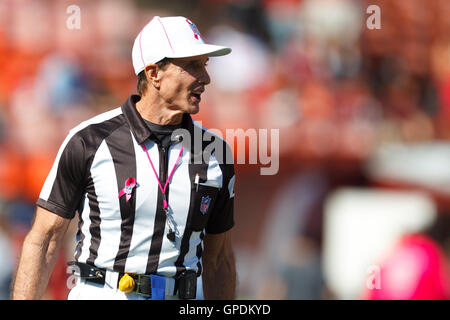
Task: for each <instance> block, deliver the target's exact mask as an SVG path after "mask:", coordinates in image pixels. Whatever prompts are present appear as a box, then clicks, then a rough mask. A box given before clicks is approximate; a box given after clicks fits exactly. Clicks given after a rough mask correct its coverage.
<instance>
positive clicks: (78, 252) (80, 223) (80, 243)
mask: <svg viewBox="0 0 450 320" xmlns="http://www.w3.org/2000/svg"><path fill="white" fill-rule="evenodd" d="M83 224H84V221H83V218H82V212H81V213H80V214H79V220H78V231H77V238H79V240H78V243H77V246H76V248H75V251H76V254H75V260H76V261H78V258H79V257H80V255H81V248H83V242H84V233H83V232H82V231H81V228H83Z"/></svg>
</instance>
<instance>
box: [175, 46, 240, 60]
mask: <svg viewBox="0 0 450 320" xmlns="http://www.w3.org/2000/svg"><path fill="white" fill-rule="evenodd" d="M230 52H231V48H227V47H223V46H217V45H214V44H206V43H202V44H197V45H194V46H191V47H187V48H186V49H185V50H183V52H178V53H177V54H173V55H167V58H187V57H196V56H202V55H205V54H207V55H208V56H210V57H218V56H224V55H227V54H229V53H230Z"/></svg>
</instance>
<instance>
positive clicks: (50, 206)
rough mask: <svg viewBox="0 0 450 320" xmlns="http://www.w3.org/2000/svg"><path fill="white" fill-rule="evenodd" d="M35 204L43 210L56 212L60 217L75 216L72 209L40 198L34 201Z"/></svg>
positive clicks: (68, 217)
mask: <svg viewBox="0 0 450 320" xmlns="http://www.w3.org/2000/svg"><path fill="white" fill-rule="evenodd" d="M36 205H38V206H39V207H41V208H43V209H45V210H48V211H50V212H53V213H54V214H56V215H58V216H60V217H62V218H66V219H72V218H73V217H74V216H75V211H74V210H69V209H67V208H64V207H61V206H60V205H57V204H55V203H52V202H49V201H45V200H43V199H41V198H39V199H38V201H37V202H36Z"/></svg>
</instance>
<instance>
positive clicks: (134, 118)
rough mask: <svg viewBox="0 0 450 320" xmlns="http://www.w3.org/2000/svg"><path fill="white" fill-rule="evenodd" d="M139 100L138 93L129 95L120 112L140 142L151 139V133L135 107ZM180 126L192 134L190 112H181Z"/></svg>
mask: <svg viewBox="0 0 450 320" xmlns="http://www.w3.org/2000/svg"><path fill="white" fill-rule="evenodd" d="M139 100H141V97H140V96H139V95H136V94H133V95H131V96H130V97H129V98H128V99H127V101H126V102H125V103H124V104H123V105H122V112H123V114H124V116H125V118H126V120H127V122H128V124H129V126H130V129H131V132H132V133H133V135H134V138H135V139H136V141H137V143H139V144H142V143H144V142H145V141H146V140H147V139H151V136H152V135H153V133H152V131H151V130H150V128H149V127H148V126H147V124H146V123H145V121H144V119H143V118H142V117H141V115H140V114H139V112H138V111H137V109H136V103H137V102H138V101H139ZM181 127H182V128H184V129H187V130H188V131H189V132H190V133H191V134H193V132H194V124H193V123H192V118H191V115H190V114H188V113H185V114H183V120H182V123H181Z"/></svg>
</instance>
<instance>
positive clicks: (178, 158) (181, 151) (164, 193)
mask: <svg viewBox="0 0 450 320" xmlns="http://www.w3.org/2000/svg"><path fill="white" fill-rule="evenodd" d="M142 147H143V148H144V150H145V153H146V154H147V158H148V161H150V164H151V166H152V169H153V173H154V174H155V177H156V180H158V185H159V189H161V192H162V193H163V195H164V200H163V204H164V209H165V210H167V200H166V189H167V185H168V184H169V181H170V178H172V175H173V173H174V172H175V168H176V166H177V164H178V160H180V157H181V154H182V153H183V145H181V150H180V153H179V154H178V157H177V161H175V164H174V165H173V168H172V171H171V172H170V174H169V176H168V177H167V180H166V184H165V185H164V188H163V187H162V184H161V181H160V180H159V177H158V174H157V173H156V170H155V167H154V166H153V162H152V159H150V155H149V154H148V150H147V148H146V147H145V144H144V143H142Z"/></svg>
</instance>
